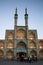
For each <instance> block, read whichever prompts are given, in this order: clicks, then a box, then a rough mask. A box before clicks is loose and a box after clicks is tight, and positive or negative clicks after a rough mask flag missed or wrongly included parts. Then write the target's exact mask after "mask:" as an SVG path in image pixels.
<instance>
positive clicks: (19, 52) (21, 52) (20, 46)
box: [16, 41, 27, 58]
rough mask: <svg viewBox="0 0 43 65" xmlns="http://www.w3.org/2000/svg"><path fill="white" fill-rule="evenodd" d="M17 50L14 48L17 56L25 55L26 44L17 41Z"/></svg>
mask: <svg viewBox="0 0 43 65" xmlns="http://www.w3.org/2000/svg"><path fill="white" fill-rule="evenodd" d="M16 48H17V50H16V55H17V57H19V58H20V57H22V56H23V57H25V56H26V55H27V46H26V44H25V43H24V42H22V41H21V42H19V43H18V44H17V46H16Z"/></svg>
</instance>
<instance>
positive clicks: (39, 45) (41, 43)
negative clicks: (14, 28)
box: [38, 40, 43, 49]
mask: <svg viewBox="0 0 43 65" xmlns="http://www.w3.org/2000/svg"><path fill="white" fill-rule="evenodd" d="M38 47H39V48H41V49H42V48H43V41H42V40H39V41H38Z"/></svg>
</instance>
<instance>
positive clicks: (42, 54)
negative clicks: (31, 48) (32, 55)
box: [39, 49, 43, 59]
mask: <svg viewBox="0 0 43 65" xmlns="http://www.w3.org/2000/svg"><path fill="white" fill-rule="evenodd" d="M39 56H40V58H41V59H42V58H43V49H41V50H40V51H39Z"/></svg>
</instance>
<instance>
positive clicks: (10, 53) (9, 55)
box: [6, 50, 14, 59]
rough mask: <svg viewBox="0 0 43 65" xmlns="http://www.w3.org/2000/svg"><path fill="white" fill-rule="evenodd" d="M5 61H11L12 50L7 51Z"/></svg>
mask: <svg viewBox="0 0 43 65" xmlns="http://www.w3.org/2000/svg"><path fill="white" fill-rule="evenodd" d="M6 55H7V59H13V58H14V52H13V51H12V50H8V51H7V52H6Z"/></svg>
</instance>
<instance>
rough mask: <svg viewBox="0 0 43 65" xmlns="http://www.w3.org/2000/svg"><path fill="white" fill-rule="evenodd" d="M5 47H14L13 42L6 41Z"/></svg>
mask: <svg viewBox="0 0 43 65" xmlns="http://www.w3.org/2000/svg"><path fill="white" fill-rule="evenodd" d="M6 47H7V48H14V43H13V42H12V41H8V42H7V44H6Z"/></svg>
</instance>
